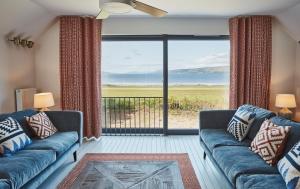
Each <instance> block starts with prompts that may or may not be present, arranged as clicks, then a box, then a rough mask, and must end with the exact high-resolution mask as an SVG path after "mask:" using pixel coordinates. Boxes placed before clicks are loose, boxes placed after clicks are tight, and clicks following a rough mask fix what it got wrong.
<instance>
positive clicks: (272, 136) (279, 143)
mask: <svg viewBox="0 0 300 189" xmlns="http://www.w3.org/2000/svg"><path fill="white" fill-rule="evenodd" d="M290 128H291V127H283V126H278V125H275V124H274V123H272V122H271V120H268V119H267V120H265V121H264V122H263V124H262V125H261V127H260V129H259V131H258V133H257V134H256V136H255V138H254V139H253V141H252V142H251V147H250V149H251V150H252V151H253V152H255V153H257V154H258V155H259V156H260V157H262V158H263V160H265V161H266V162H267V163H268V164H269V165H275V164H276V163H277V161H278V160H279V157H280V156H281V154H282V152H283V150H284V147H285V143H286V139H287V136H288V133H289V132H290Z"/></svg>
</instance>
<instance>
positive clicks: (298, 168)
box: [277, 142, 300, 189]
mask: <svg viewBox="0 0 300 189" xmlns="http://www.w3.org/2000/svg"><path fill="white" fill-rule="evenodd" d="M277 168H278V170H279V172H280V174H281V175H282V177H283V180H284V181H285V183H286V186H287V188H289V189H296V188H300V142H298V143H296V144H295V145H294V147H293V148H292V149H291V150H290V151H289V152H288V153H287V154H286V155H285V156H284V157H283V158H282V159H281V160H280V161H279V162H278V164H277Z"/></svg>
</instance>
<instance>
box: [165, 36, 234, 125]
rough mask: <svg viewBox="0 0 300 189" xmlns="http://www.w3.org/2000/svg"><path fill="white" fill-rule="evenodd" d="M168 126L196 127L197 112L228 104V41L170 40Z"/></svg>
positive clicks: (223, 106) (197, 121) (225, 106)
mask: <svg viewBox="0 0 300 189" xmlns="http://www.w3.org/2000/svg"><path fill="white" fill-rule="evenodd" d="M168 47H169V54H168V55H169V97H168V98H169V124H168V125H169V129H172V128H173V129H174V128H176V129H178V128H179V129H191V128H193V129H195V128H198V127H199V120H198V117H199V116H198V112H199V111H200V110H209V109H226V108H228V101H229V100H228V99H229V95H228V90H229V89H228V86H229V41H228V40H186V41H181V40H177V41H176V40H172V41H169V45H168Z"/></svg>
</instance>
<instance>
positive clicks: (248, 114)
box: [227, 105, 256, 141]
mask: <svg viewBox="0 0 300 189" xmlns="http://www.w3.org/2000/svg"><path fill="white" fill-rule="evenodd" d="M255 115H256V114H255V108H254V107H251V106H248V105H243V106H240V107H239V109H238V110H237V111H236V112H235V114H234V115H233V117H232V119H231V120H230V122H229V124H228V128H227V131H228V132H229V133H231V134H232V135H233V136H234V137H235V138H236V139H237V140H238V141H242V140H243V139H244V138H245V137H246V136H247V134H248V132H249V129H250V127H251V125H252V123H253V121H254V119H255Z"/></svg>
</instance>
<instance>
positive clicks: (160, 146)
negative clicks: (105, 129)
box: [40, 136, 213, 189]
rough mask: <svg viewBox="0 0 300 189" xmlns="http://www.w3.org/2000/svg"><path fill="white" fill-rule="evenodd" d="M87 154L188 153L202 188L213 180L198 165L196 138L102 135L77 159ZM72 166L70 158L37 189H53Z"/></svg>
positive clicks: (85, 147)
mask: <svg viewBox="0 0 300 189" xmlns="http://www.w3.org/2000/svg"><path fill="white" fill-rule="evenodd" d="M86 153H188V154H189V157H190V159H191V162H192V164H193V167H194V170H195V173H196V175H197V177H198V180H199V182H200V184H201V187H202V189H211V188H212V187H211V185H210V184H209V183H211V182H213V181H210V178H206V175H205V174H204V171H205V169H204V165H202V163H201V162H200V157H201V154H202V148H201V147H200V144H199V136H103V137H101V139H100V140H99V141H92V142H87V143H85V144H84V145H82V147H81V148H80V151H79V154H78V155H79V158H82V157H83V156H84V154H86ZM75 165H76V163H73V162H72V158H71V157H70V160H68V161H67V162H66V163H65V164H64V165H63V166H62V167H61V168H60V169H59V170H57V171H56V172H55V173H54V174H52V175H51V176H50V177H49V178H48V179H47V180H46V181H45V182H44V183H43V184H42V185H41V186H40V189H53V188H56V186H57V185H58V184H59V183H60V182H61V181H62V179H63V178H64V177H65V176H66V175H67V174H68V173H69V172H70V171H71V169H72V168H73V167H74V166H75Z"/></svg>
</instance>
